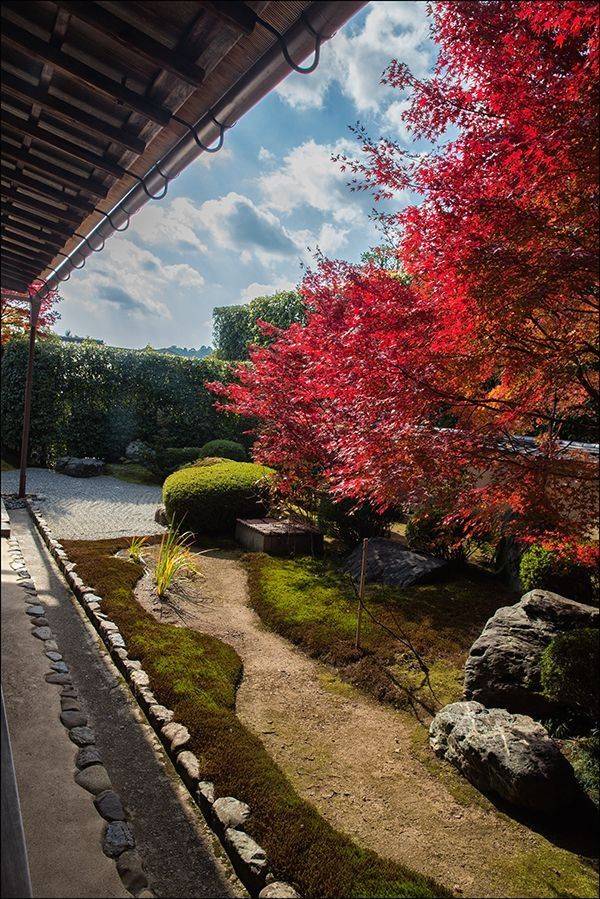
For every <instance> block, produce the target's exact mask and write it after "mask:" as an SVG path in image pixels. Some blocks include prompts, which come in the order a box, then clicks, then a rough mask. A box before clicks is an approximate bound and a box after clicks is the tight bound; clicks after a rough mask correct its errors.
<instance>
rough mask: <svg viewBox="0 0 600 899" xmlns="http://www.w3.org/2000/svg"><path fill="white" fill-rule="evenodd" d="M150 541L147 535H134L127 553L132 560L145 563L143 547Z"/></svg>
mask: <svg viewBox="0 0 600 899" xmlns="http://www.w3.org/2000/svg"><path fill="white" fill-rule="evenodd" d="M147 542H148V538H147V537H132V538H131V543H130V544H129V546H128V547H127V555H128V556H129V558H130V559H131V561H132V562H138V563H140V564H142V565H143V564H144V557H143V556H142V549H143V547H144V546H145V545H146V543H147Z"/></svg>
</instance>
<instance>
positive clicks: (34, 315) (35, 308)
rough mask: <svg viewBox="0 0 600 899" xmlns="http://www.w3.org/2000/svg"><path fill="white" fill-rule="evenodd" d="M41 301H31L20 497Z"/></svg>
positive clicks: (24, 476) (23, 485) (24, 483)
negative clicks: (36, 332)
mask: <svg viewBox="0 0 600 899" xmlns="http://www.w3.org/2000/svg"><path fill="white" fill-rule="evenodd" d="M40 306H41V301H40V300H38V299H35V300H32V301H31V314H30V325H29V356H28V359H27V378H26V381H25V400H24V403H23V433H22V436H21V471H20V474H19V497H20V498H23V497H24V496H25V491H26V489H27V455H28V453H27V450H28V449H29V424H30V421H31V385H32V383H33V359H34V353H35V331H36V328H37V322H38V316H39V314H40Z"/></svg>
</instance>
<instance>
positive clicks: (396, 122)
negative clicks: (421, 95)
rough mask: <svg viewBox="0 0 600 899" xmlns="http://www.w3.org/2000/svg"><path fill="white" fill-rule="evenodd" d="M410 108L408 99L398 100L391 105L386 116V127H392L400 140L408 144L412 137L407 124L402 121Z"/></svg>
mask: <svg viewBox="0 0 600 899" xmlns="http://www.w3.org/2000/svg"><path fill="white" fill-rule="evenodd" d="M409 106H410V100H408V99H405V100H396V101H394V103H390V105H389V106H388V108H387V109H386V111H385V114H384V121H385V123H386V125H389V126H391V127H392V128H393V129H394V130H395V131H396V132H397V134H398V136H399V137H400V139H401V140H403V141H404V142H405V143H407V144H410V143H411V141H412V136H411V133H410V131H409V130H408V128H407V126H406V122H404V121H403V120H402V116H403V114H404V113H405V112H406V111H407V109H408V108H409Z"/></svg>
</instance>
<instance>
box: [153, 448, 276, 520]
mask: <svg viewBox="0 0 600 899" xmlns="http://www.w3.org/2000/svg"><path fill="white" fill-rule="evenodd" d="M204 461H207V460H204ZM272 473H273V472H272V470H271V469H270V468H266V467H265V466H264V465H255V464H254V463H252V462H233V461H230V460H228V459H219V460H218V461H214V463H213V464H209V465H192V466H190V467H188V468H182V469H181V470H180V471H176V472H175V473H174V474H172V475H170V476H169V477H168V478H167V480H166V481H165V483H164V485H163V502H164V504H165V508H166V510H167V516H168V518H169V519H170V520H172V521H173V522H174V523H175V524H176V525H181V526H183V527H184V528H185V530H190V531H193V532H194V533H196V534H232V533H233V532H234V530H235V522H236V518H260V517H262V516H263V515H265V514H266V512H267V508H268V489H267V483H266V482H267V481H268V479H269V477H270V476H271V474H272Z"/></svg>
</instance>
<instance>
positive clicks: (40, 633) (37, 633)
mask: <svg viewBox="0 0 600 899" xmlns="http://www.w3.org/2000/svg"><path fill="white" fill-rule="evenodd" d="M31 633H32V634H33V636H34V637H37V638H38V640H51V639H52V637H53V636H54V635H53V633H52V631H51V630H50V628H49V627H34V628H33V630H32V631H31Z"/></svg>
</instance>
